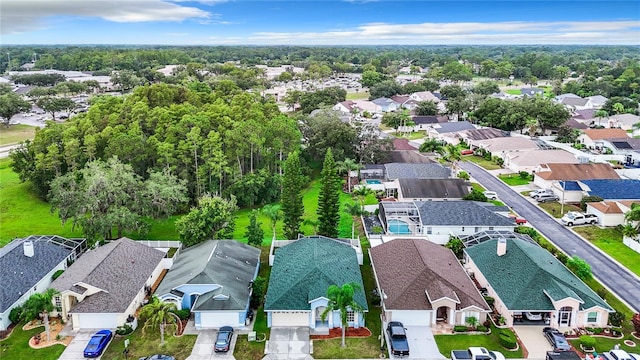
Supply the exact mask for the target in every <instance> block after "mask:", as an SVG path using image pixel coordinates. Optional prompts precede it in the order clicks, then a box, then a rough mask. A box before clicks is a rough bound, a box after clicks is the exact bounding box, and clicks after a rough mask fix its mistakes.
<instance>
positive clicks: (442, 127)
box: [427, 121, 476, 145]
mask: <svg viewBox="0 0 640 360" xmlns="http://www.w3.org/2000/svg"><path fill="white" fill-rule="evenodd" d="M474 129H476V127H475V126H474V125H473V124H472V123H470V122H468V121H453V122H447V123H441V124H437V125H434V126H433V127H432V128H431V129H429V130H427V136H428V137H429V138H432V139H436V140H442V141H445V142H447V143H449V144H453V145H457V144H458V143H459V142H460V135H459V132H460V131H464V130H474Z"/></svg>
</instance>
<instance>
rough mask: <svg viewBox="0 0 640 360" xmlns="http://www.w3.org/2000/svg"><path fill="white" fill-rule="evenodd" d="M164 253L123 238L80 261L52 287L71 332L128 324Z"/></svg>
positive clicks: (160, 266)
mask: <svg viewBox="0 0 640 360" xmlns="http://www.w3.org/2000/svg"><path fill="white" fill-rule="evenodd" d="M165 255H166V254H165V253H164V252H162V251H160V250H157V249H154V248H151V247H149V246H147V245H144V244H142V243H140V242H137V241H133V240H130V239H127V238H121V239H119V240H115V241H112V242H110V243H108V244H106V245H102V246H100V247H98V248H96V249H94V250H90V251H88V252H86V253H85V254H84V255H82V257H80V258H78V260H76V261H75V262H74V263H73V264H72V265H71V266H69V268H68V269H67V270H66V271H65V272H64V273H63V274H62V275H61V276H60V277H59V278H57V279H56V280H55V281H53V283H52V284H51V287H52V288H54V289H56V290H58V291H59V292H60V296H57V297H56V302H57V303H58V304H59V305H60V307H61V309H62V311H61V314H62V316H63V318H67V319H70V321H71V323H72V326H73V330H80V329H115V328H116V327H118V326H121V325H123V324H125V323H128V322H130V321H128V320H129V318H130V317H133V315H134V314H135V312H136V310H137V309H138V307H140V306H141V305H142V304H143V301H144V299H145V296H146V295H148V294H149V291H150V289H151V286H152V285H153V284H154V283H155V282H156V281H157V280H158V279H159V277H160V275H161V273H162V271H163V270H165V268H164V264H163V262H162V259H163V258H164V257H165Z"/></svg>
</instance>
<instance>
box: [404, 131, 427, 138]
mask: <svg viewBox="0 0 640 360" xmlns="http://www.w3.org/2000/svg"><path fill="white" fill-rule="evenodd" d="M425 136H427V135H426V132H425V131H415V132H410V133H404V134H400V135H398V137H400V138H404V139H409V140H416V139H423V138H424V137H425Z"/></svg>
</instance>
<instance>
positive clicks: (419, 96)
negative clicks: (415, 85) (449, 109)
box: [409, 91, 440, 103]
mask: <svg viewBox="0 0 640 360" xmlns="http://www.w3.org/2000/svg"><path fill="white" fill-rule="evenodd" d="M409 97H410V98H411V99H412V100H415V101H417V102H422V101H433V102H434V103H439V102H440V98H439V97H438V96H436V95H434V94H433V93H432V92H431V91H419V92H415V93H413V94H411V95H409Z"/></svg>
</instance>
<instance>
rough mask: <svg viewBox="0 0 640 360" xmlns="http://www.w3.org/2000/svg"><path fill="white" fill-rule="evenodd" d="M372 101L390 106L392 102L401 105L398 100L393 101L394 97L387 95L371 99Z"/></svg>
mask: <svg viewBox="0 0 640 360" xmlns="http://www.w3.org/2000/svg"><path fill="white" fill-rule="evenodd" d="M371 102H372V103H374V104H376V105H379V106H389V105H391V104H396V105H400V104H398V103H397V102H395V101H393V100H392V99H389V98H386V97H381V98H377V99H375V100H371Z"/></svg>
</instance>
